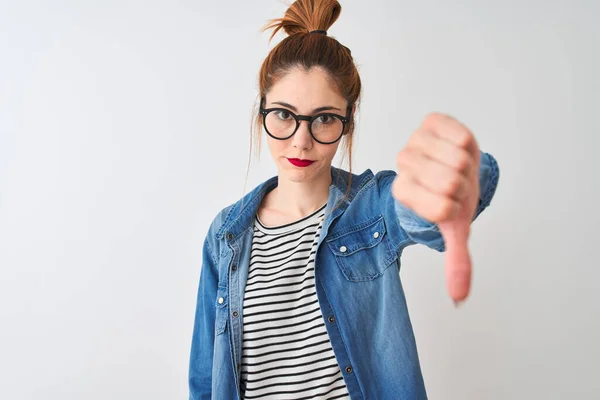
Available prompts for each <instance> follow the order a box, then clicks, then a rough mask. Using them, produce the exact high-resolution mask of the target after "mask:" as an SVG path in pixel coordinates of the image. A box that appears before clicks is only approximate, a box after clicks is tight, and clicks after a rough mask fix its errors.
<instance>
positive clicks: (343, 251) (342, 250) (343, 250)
mask: <svg viewBox="0 0 600 400" xmlns="http://www.w3.org/2000/svg"><path fill="white" fill-rule="evenodd" d="M346 250H348V249H347V248H346V246H342V247H340V251H341V252H342V253H345V252H346Z"/></svg>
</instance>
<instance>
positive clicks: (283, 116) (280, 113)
mask: <svg viewBox="0 0 600 400" xmlns="http://www.w3.org/2000/svg"><path fill="white" fill-rule="evenodd" d="M274 114H275V116H276V117H277V118H279V119H280V120H282V121H287V120H289V119H292V114H291V113H290V112H289V111H285V110H277V111H275V112H274Z"/></svg>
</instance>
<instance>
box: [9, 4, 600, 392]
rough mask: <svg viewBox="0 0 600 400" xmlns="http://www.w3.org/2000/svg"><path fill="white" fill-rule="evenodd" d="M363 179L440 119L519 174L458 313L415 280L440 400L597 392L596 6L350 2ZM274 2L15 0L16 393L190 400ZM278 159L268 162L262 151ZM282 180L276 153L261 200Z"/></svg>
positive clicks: (480, 239)
mask: <svg viewBox="0 0 600 400" xmlns="http://www.w3.org/2000/svg"><path fill="white" fill-rule="evenodd" d="M342 6H343V10H342V14H341V16H340V19H339V21H338V22H337V23H336V24H334V26H333V27H332V28H331V30H330V32H329V33H330V35H332V36H334V37H336V38H337V39H338V40H340V41H341V42H342V43H343V44H345V45H346V46H348V47H350V48H351V50H352V54H353V56H354V57H355V60H356V62H357V64H358V67H359V71H360V73H361V77H362V79H363V84H364V98H363V103H362V108H361V110H360V114H359V116H360V118H359V126H358V131H357V143H356V147H355V160H354V161H355V162H354V171H356V172H362V171H364V169H365V168H371V169H372V170H373V171H378V170H381V169H394V168H395V164H394V161H395V155H396V153H397V151H399V150H400V149H401V148H402V146H403V145H404V144H405V143H406V141H407V139H408V137H409V135H410V134H411V133H412V132H413V130H414V129H416V128H417V127H418V125H419V124H420V122H421V121H422V119H423V117H424V116H425V115H426V114H427V113H428V112H430V111H441V112H445V113H449V114H451V115H454V116H455V117H457V118H458V119H459V120H461V121H462V122H464V123H465V124H466V125H467V126H469V127H470V128H471V129H472V131H473V132H474V133H475V135H476V137H477V139H478V141H479V144H480V146H481V148H482V149H483V150H485V151H488V152H490V153H491V154H493V155H494V156H495V157H496V158H497V160H498V162H499V163H500V167H501V177H500V184H499V187H498V191H497V193H496V197H495V198H494V200H493V202H492V205H491V207H490V208H489V209H487V210H486V211H485V212H484V213H483V214H482V215H481V216H480V218H479V219H478V220H477V221H476V223H475V224H474V225H473V231H472V239H471V242H470V247H471V249H472V255H473V261H474V265H475V268H476V269H475V273H474V284H473V292H472V296H471V297H470V299H469V301H468V302H467V303H466V304H465V305H464V307H463V308H462V309H459V310H455V309H454V307H453V305H452V303H451V301H450V299H449V298H448V297H447V295H446V289H445V281H444V274H443V254H439V253H436V252H435V251H432V250H429V249H427V248H425V247H422V246H421V247H412V248H410V250H408V251H406V252H405V254H404V258H403V269H402V271H401V276H402V278H403V280H404V286H405V290H406V292H407V296H408V301H409V308H410V311H411V316H412V320H413V323H414V329H415V333H416V336H417V341H418V346H419V353H420V357H421V362H422V368H423V373H424V377H425V382H426V385H427V389H428V393H429V396H430V398H431V399H450V400H452V399H461V400H464V399H491V400H495V399H567V398H569V399H575V398H577V399H594V398H598V396H600V379H598V372H599V369H598V360H599V358H600V346H599V344H598V338H599V337H600V322H599V315H600V306H599V305H600V300H599V299H598V297H599V292H600V290H599V289H600V284H599V281H600V262H599V261H598V258H597V249H598V248H597V247H596V246H598V244H597V239H598V236H599V235H598V225H599V223H600V218H599V212H598V210H597V206H598V202H599V198H598V197H599V196H598V194H599V189H600V188H599V186H600V185H599V183H600V178H598V172H600V168H599V167H598V161H597V160H598V156H597V155H598V148H599V147H600V140H599V135H600V129H599V117H600V114H599V113H598V109H599V108H600V100H599V93H600V79H599V74H598V72H599V71H600V57H599V49H600V29H599V28H598V17H599V16H600V4H599V3H598V2H597V1H592V0H589V1H583V0H579V1H573V0H572V1H567V0H564V1H541V0H538V1H527V2H522V1H516V0H511V1H494V2H492V1H475V0H472V1H468V0H462V1H452V2H447V1H441V0H437V1H433V0H429V1H418V2H417V1H414V2H407V1H391V0H390V1H382V0H379V1H375V0H370V1H368V2H367V1H350V0H348V1H343V2H342ZM285 8H286V7H285V5H284V4H283V3H281V2H280V1H276V0H260V1H258V0H252V1H243V0H235V1H233V0H230V1H189V0H188V1H133V0H127V1H123V0H120V1H115V0H110V1H108V0H105V1H102V2H100V1H52V2H49V1H47V2H45V1H16V0H13V1H7V0H2V1H0V324H1V326H0V398H2V399H10V400H18V399H52V400H59V399H60V400H71V399H78V400H79V399H86V400H95V399H144V400H151V399H182V398H187V367H188V357H189V346H190V340H191V333H192V327H193V315H194V307H195V300H196V290H197V284H198V278H199V274H200V267H201V245H202V242H203V239H204V235H205V234H206V230H207V229H208V225H209V223H210V221H211V220H212V218H213V217H214V216H215V214H216V213H217V212H218V211H219V210H220V209H221V208H222V207H224V206H226V205H228V204H230V203H232V202H233V201H235V200H236V199H238V198H239V197H240V196H241V195H242V194H243V193H244V178H245V173H246V166H247V157H248V143H249V130H250V118H251V112H252V108H253V106H254V101H255V97H256V94H257V81H256V78H257V73H258V70H259V67H260V64H261V62H262V60H263V59H264V57H265V56H266V55H267V53H268V51H269V49H270V48H271V47H272V46H273V45H274V44H275V43H277V41H278V40H280V39H281V37H282V36H279V35H278V37H277V39H276V40H275V41H274V42H272V43H271V44H269V43H268V34H267V33H260V32H259V29H260V28H261V27H262V26H263V24H264V23H265V22H266V21H267V19H269V18H275V17H280V16H282V15H283V13H284V12H285ZM265 150H266V149H265ZM274 173H275V169H274V167H273V166H272V163H271V160H270V158H269V155H268V152H267V151H264V153H263V156H262V157H261V159H260V161H259V162H255V163H253V165H252V167H251V169H250V177H249V181H248V186H247V187H246V190H249V189H250V188H252V187H253V186H254V185H256V184H257V183H259V182H260V181H262V180H264V179H266V178H268V177H270V176H271V175H272V174H274Z"/></svg>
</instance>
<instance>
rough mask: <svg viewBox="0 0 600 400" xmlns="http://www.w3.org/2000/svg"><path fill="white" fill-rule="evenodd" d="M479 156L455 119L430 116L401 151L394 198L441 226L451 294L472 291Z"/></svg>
mask: <svg viewBox="0 0 600 400" xmlns="http://www.w3.org/2000/svg"><path fill="white" fill-rule="evenodd" d="M479 162H480V152H479V147H478V145H477V142H476V140H475V137H474V136H473V134H472V133H471V131H469V129H467V128H466V127H465V126H464V125H463V124H461V123H460V122H458V121H457V120H456V119H454V118H452V117H450V116H447V115H444V114H440V113H432V114H429V115H428V116H427V117H426V118H425V119H424V121H423V123H422V124H421V126H420V127H419V128H418V129H417V130H416V131H415V132H414V133H413V135H412V136H411V137H410V139H409V141H408V143H407V145H406V146H405V147H404V148H403V149H402V150H401V151H400V152H399V153H398V156H397V158H396V164H397V167H398V176H397V177H396V179H395V180H394V183H393V185H392V195H393V196H394V198H396V199H397V200H398V201H400V202H401V203H402V204H404V205H405V206H407V207H408V208H410V209H412V210H413V211H414V212H415V213H416V214H418V215H419V216H421V217H422V218H424V219H426V220H428V221H430V222H432V223H435V224H437V225H438V226H439V228H440V232H441V234H442V236H443V238H444V243H445V245H446V246H445V247H446V277H447V282H448V291H449V294H450V296H451V297H452V298H453V299H454V300H455V302H457V301H462V300H464V299H465V298H466V297H467V295H468V292H469V289H470V281H471V258H470V255H469V252H468V248H467V242H468V237H469V233H470V225H471V221H472V218H473V216H474V213H475V210H476V208H477V204H478V201H479Z"/></svg>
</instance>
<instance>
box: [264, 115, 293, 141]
mask: <svg viewBox="0 0 600 400" xmlns="http://www.w3.org/2000/svg"><path fill="white" fill-rule="evenodd" d="M265 126H266V128H267V131H268V132H269V133H270V134H271V135H273V136H275V137H277V138H282V139H284V138H287V137H290V136H291V135H292V133H294V130H295V129H296V119H294V116H293V115H292V114H291V113H290V112H289V111H285V110H273V111H271V112H269V113H268V114H267V116H266V118H265Z"/></svg>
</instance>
